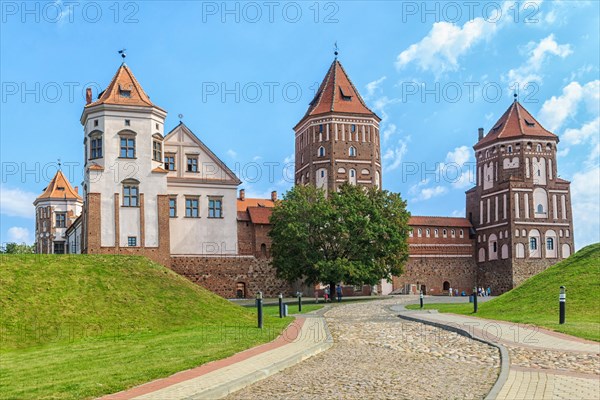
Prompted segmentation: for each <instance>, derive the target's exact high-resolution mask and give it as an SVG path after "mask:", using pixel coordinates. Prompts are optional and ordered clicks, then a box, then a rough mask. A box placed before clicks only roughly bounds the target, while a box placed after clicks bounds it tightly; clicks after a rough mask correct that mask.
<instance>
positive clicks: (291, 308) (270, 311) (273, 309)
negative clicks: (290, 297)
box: [251, 302, 323, 318]
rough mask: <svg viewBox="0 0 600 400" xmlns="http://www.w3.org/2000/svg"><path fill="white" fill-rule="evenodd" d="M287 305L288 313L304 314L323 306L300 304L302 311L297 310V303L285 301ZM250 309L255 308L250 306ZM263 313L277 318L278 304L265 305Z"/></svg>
mask: <svg viewBox="0 0 600 400" xmlns="http://www.w3.org/2000/svg"><path fill="white" fill-rule="evenodd" d="M287 305H288V314H290V315H291V314H306V313H309V312H311V311H316V310H320V309H321V308H323V306H322V305H320V304H302V312H298V303H297V302H294V303H287ZM251 309H252V310H256V308H251ZM263 310H264V314H265V315H270V316H272V317H277V318H279V306H277V305H276V306H266V307H264V308H263Z"/></svg>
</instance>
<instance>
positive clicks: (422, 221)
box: [408, 216, 472, 228]
mask: <svg viewBox="0 0 600 400" xmlns="http://www.w3.org/2000/svg"><path fill="white" fill-rule="evenodd" d="M408 225H410V226H440V227H444V226H447V227H457V228H470V227H471V226H472V225H471V222H469V220H468V219H467V218H455V217H425V216H412V217H410V218H409V219H408Z"/></svg>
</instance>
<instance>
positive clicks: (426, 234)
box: [425, 228, 431, 237]
mask: <svg viewBox="0 0 600 400" xmlns="http://www.w3.org/2000/svg"><path fill="white" fill-rule="evenodd" d="M425 236H427V237H429V236H431V229H429V228H427V229H425Z"/></svg>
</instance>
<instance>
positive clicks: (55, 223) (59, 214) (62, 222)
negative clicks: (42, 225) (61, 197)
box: [54, 211, 67, 228]
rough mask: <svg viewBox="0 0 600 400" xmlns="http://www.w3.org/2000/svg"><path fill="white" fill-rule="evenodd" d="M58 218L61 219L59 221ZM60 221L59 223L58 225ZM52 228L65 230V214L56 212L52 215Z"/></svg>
mask: <svg viewBox="0 0 600 400" xmlns="http://www.w3.org/2000/svg"><path fill="white" fill-rule="evenodd" d="M59 216H60V217H61V218H60V219H59ZM59 221H61V223H59ZM54 227H55V228H66V227H67V213H66V212H64V211H57V212H55V213H54Z"/></svg>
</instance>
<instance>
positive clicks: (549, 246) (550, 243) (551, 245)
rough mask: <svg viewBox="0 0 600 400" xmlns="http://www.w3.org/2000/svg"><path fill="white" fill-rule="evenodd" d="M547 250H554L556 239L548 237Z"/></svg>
mask: <svg viewBox="0 0 600 400" xmlns="http://www.w3.org/2000/svg"><path fill="white" fill-rule="evenodd" d="M546 250H554V239H553V238H547V239H546Z"/></svg>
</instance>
